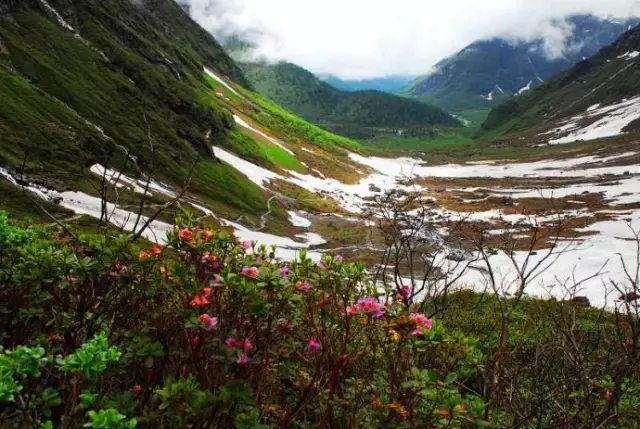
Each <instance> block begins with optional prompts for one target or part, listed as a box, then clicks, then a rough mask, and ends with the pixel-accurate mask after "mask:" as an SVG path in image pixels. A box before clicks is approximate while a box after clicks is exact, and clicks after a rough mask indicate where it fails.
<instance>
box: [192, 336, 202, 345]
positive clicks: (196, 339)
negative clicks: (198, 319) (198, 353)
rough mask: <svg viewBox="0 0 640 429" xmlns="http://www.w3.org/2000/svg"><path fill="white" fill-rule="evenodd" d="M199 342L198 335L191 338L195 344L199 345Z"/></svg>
mask: <svg viewBox="0 0 640 429" xmlns="http://www.w3.org/2000/svg"><path fill="white" fill-rule="evenodd" d="M199 343H200V338H198V337H193V338H191V344H193V345H194V346H197V345H198V344H199Z"/></svg>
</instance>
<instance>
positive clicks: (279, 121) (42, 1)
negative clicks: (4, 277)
mask: <svg viewBox="0 0 640 429" xmlns="http://www.w3.org/2000/svg"><path fill="white" fill-rule="evenodd" d="M0 100H1V101H0V176H1V177H0V194H2V195H3V198H0V208H3V209H14V208H15V206H12V204H13V203H12V201H14V200H13V199H11V200H9V199H8V198H4V196H5V195H8V194H9V191H8V190H7V189H8V188H7V187H9V188H11V186H12V184H15V183H16V182H18V181H19V182H21V183H29V184H37V186H38V187H40V188H39V189H42V188H46V189H48V190H49V191H50V192H54V190H55V192H58V193H60V192H62V193H65V192H71V194H65V198H64V199H65V201H76V202H77V201H84V203H86V204H89V205H90V206H83V207H82V208H81V209H80V210H81V213H85V214H87V213H89V214H92V215H95V214H96V213H95V207H100V204H99V203H96V202H95V201H96V199H98V201H99V198H100V197H102V196H103V195H102V194H101V192H102V191H101V188H102V187H103V186H104V180H100V178H99V176H98V175H97V174H95V173H96V171H97V172H100V171H103V169H102V167H101V165H102V166H108V167H109V168H110V169H113V170H116V171H121V172H123V174H125V175H127V176H128V177H131V178H133V179H136V180H137V179H141V180H144V178H145V177H147V176H150V175H152V176H153V177H154V179H155V180H157V181H159V182H158V183H162V184H163V185H162V186H156V185H154V186H155V188H156V189H160V191H156V189H154V192H153V195H152V196H150V197H149V198H147V200H146V203H145V207H144V210H145V213H149V212H151V210H154V209H153V208H152V207H157V206H158V204H163V203H166V202H167V195H175V194H176V193H177V190H178V189H181V188H182V187H183V186H184V185H185V183H188V184H189V192H188V198H189V199H190V201H198V202H199V203H198V205H199V206H201V207H207V210H215V212H216V213H217V214H223V215H227V216H235V217H236V218H237V217H238V216H241V215H242V216H243V219H248V220H250V219H259V218H260V216H261V215H263V214H264V213H267V212H269V213H270V214H271V216H270V219H271V220H272V222H271V224H270V225H273V224H275V225H276V227H277V225H278V222H282V223H284V224H285V225H289V222H288V220H287V214H286V211H285V209H284V207H283V206H282V204H281V203H279V202H274V203H270V202H269V199H270V198H271V196H272V195H271V194H270V193H268V192H266V191H265V189H264V188H263V187H262V186H261V182H260V183H256V182H255V181H252V180H251V178H250V177H248V176H247V175H246V174H243V173H242V172H240V171H239V170H238V169H237V168H235V167H234V165H232V164H233V163H229V162H223V161H222V160H221V159H220V158H219V156H218V155H217V154H216V149H214V148H213V146H215V147H217V148H224V150H225V151H228V152H230V153H235V154H236V155H235V156H239V157H242V158H243V159H244V160H247V162H252V163H253V164H254V165H259V166H261V167H264V168H269V169H271V170H272V171H275V172H279V171H280V172H285V171H294V172H297V173H300V174H316V173H313V170H320V169H321V170H322V171H323V172H324V175H326V176H327V177H340V178H342V180H347V181H348V180H349V179H353V177H354V175H355V173H353V171H354V167H353V163H352V162H351V161H350V160H349V158H348V156H347V155H348V152H347V150H345V148H348V149H349V150H351V151H359V150H360V147H359V145H358V144H357V143H356V142H354V141H350V140H348V139H346V138H343V137H339V136H336V135H333V134H330V133H328V132H326V131H324V130H321V129H319V128H318V127H315V126H313V125H312V124H309V123H307V122H305V121H303V120H301V119H300V118H297V117H295V116H294V115H292V114H291V113H289V112H287V111H285V110H284V109H282V108H280V107H279V106H275V105H273V104H272V103H270V102H268V101H267V100H264V99H262V98H261V97H260V96H259V95H258V94H256V93H254V92H253V91H252V86H251V84H250V83H249V82H248V80H247V79H246V78H245V76H244V74H243V73H242V71H241V70H240V68H239V67H238V66H237V65H236V63H235V62H234V61H233V60H232V59H231V58H230V57H229V56H228V55H227V54H226V52H225V51H224V50H223V48H222V47H221V45H220V44H219V43H218V42H217V41H216V40H215V38H214V37H212V36H211V35H210V34H209V33H208V32H206V31H205V30H204V29H202V28H201V27H200V26H199V25H197V24H196V23H195V22H194V21H193V20H192V19H191V18H190V17H189V16H188V15H187V14H186V13H185V12H184V11H183V10H182V9H181V8H180V7H179V5H178V4H176V3H175V2H174V1H173V0H48V1H47V0H11V1H3V2H1V3H0ZM264 136H268V138H267V137H264ZM283 142H286V143H283ZM287 146H289V147H287ZM303 147H305V148H307V149H308V151H309V152H305V151H303V150H302V148H303ZM312 148H313V149H312ZM294 150H295V152H294ZM310 153H313V155H310ZM273 174H275V173H273ZM5 178H10V180H8V181H7V180H5ZM133 179H131V180H130V181H129V182H127V183H133ZM121 185H122V184H121ZM162 189H173V190H174V191H172V192H173V194H172V193H167V192H164V191H162ZM49 191H48V192H49ZM74 192H79V193H80V194H78V195H81V196H82V199H81V200H78V197H77V196H76V194H74ZM111 192H112V193H111V194H110V197H109V200H110V201H111V202H112V203H114V202H116V201H117V202H118V203H119V205H124V206H125V207H126V206H127V205H128V206H134V207H137V206H138V204H139V200H140V196H139V195H137V194H139V193H140V186H133V185H127V186H126V187H125V188H123V189H120V190H119V191H118V190H117V189H115V188H114V189H113V190H112V191H111ZM279 192H280V194H281V195H290V198H293V197H294V195H296V196H299V195H304V190H303V189H301V188H299V187H297V186H294V185H290V186H289V187H288V188H287V189H283V190H280V191H279ZM291 193H293V195H291ZM15 194H19V195H22V193H21V192H16V191H15V189H14V190H13V191H12V195H15ZM37 194H38V195H42V192H41V191H38V192H37ZM16 198H17V197H16ZM69 198H73V200H69ZM57 199H58V198H56V200H57ZM15 201H17V199H16V200H15ZM84 203H83V204H84ZM16 204H18V203H16ZM69 204H71V203H69ZM91 204H92V205H91ZM323 204H325V203H323ZM18 205H19V204H18ZM325 205H326V204H325ZM194 207H195V206H194ZM76 209H77V207H74V210H76ZM198 210H200V209H198ZM31 212H32V213H33V212H38V210H37V209H36V210H32V211H31ZM99 213H100V211H99V210H98V215H97V216H98V217H100V214H99ZM151 213H152V212H151ZM207 213H209V212H207ZM270 227H271V226H270Z"/></svg>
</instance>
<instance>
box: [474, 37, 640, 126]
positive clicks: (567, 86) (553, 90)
mask: <svg viewBox="0 0 640 429" xmlns="http://www.w3.org/2000/svg"><path fill="white" fill-rule="evenodd" d="M636 50H640V27H636V28H635V29H633V30H631V31H629V32H627V33H625V34H624V35H623V36H621V38H620V39H618V41H617V42H616V43H614V44H613V45H611V46H608V47H606V48H604V49H602V50H601V51H600V52H599V53H598V54H596V55H595V56H593V57H591V58H588V59H587V60H585V61H582V62H580V63H578V64H577V65H575V66H574V67H572V68H571V69H569V70H567V71H564V72H562V73H559V74H558V75H556V76H555V77H554V78H552V79H550V80H548V81H547V82H546V83H545V84H544V85H542V86H540V87H539V88H536V89H534V90H533V91H531V92H530V93H528V94H526V95H524V96H522V97H518V98H514V99H511V100H509V101H507V102H506V103H504V104H502V105H500V106H498V107H496V108H495V109H494V110H493V111H492V112H491V113H490V114H489V117H488V118H487V120H486V122H485V123H484V124H483V129H484V130H485V131H487V132H488V135H490V136H500V135H505V134H508V133H510V132H514V131H518V130H521V129H524V128H528V127H531V126H534V125H538V124H541V123H544V122H547V121H556V120H558V119H560V118H562V117H566V116H570V115H572V114H576V113H580V112H583V111H584V110H585V109H587V108H588V107H589V106H591V105H594V104H596V103H601V104H607V103H611V102H614V101H619V100H621V99H622V98H628V97H630V96H633V95H635V94H638V93H640V69H639V68H638V66H637V63H634V62H633V61H627V60H626V59H622V58H618V56H620V55H623V54H625V53H626V52H630V51H636Z"/></svg>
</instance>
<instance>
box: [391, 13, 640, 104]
mask: <svg viewBox="0 0 640 429" xmlns="http://www.w3.org/2000/svg"><path fill="white" fill-rule="evenodd" d="M568 22H569V23H570V24H571V26H572V27H573V32H572V35H571V36H570V37H569V39H568V40H567V42H566V45H565V49H564V52H563V53H562V55H561V56H558V57H555V58H554V57H550V56H549V55H548V54H547V52H546V50H545V42H544V41H542V40H537V41H533V42H518V41H508V40H504V39H499V38H496V39H493V40H481V41H477V42H474V43H472V44H471V45H469V46H467V47H466V48H464V49H462V50H461V51H460V52H458V53H457V54H455V55H453V56H451V57H449V58H446V59H444V60H442V61H440V62H439V63H438V64H436V65H435V66H434V71H433V72H432V73H430V74H428V75H426V76H423V77H419V78H417V79H416V80H414V81H413V82H411V83H410V84H409V85H408V86H407V87H405V88H404V89H403V90H402V92H403V93H404V94H406V95H409V96H411V97H416V98H420V99H422V100H425V101H428V102H430V103H432V104H434V105H436V106H440V107H443V108H446V109H450V110H453V111H460V110H465V109H476V108H487V107H491V106H495V105H496V104H498V103H500V102H501V101H504V100H505V99H506V98H508V97H509V96H511V95H513V94H516V95H518V94H522V93H523V92H525V91H527V90H528V89H529V88H531V87H536V86H539V85H540V84H541V83H542V82H543V81H544V80H546V79H547V78H549V77H550V76H552V75H554V74H555V73H558V72H559V71H561V70H564V69H566V68H568V67H570V66H572V65H573V64H575V63H577V62H578V61H581V60H582V59H584V58H586V57H590V56H591V55H593V54H595V53H596V52H597V51H598V50H599V49H600V48H602V47H604V46H606V45H608V44H610V43H613V42H614V41H615V40H616V39H617V38H618V37H619V36H620V34H622V33H623V32H625V31H627V30H629V29H630V28H632V27H634V26H635V25H637V24H638V23H639V22H640V20H639V19H635V18H634V19H628V20H627V19H625V20H620V19H601V18H598V17H595V16H590V15H586V16H585V15H580V16H572V17H570V18H569V19H568Z"/></svg>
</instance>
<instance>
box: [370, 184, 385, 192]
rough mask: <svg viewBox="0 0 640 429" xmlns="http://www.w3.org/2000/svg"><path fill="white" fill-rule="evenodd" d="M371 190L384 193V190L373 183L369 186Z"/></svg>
mask: <svg viewBox="0 0 640 429" xmlns="http://www.w3.org/2000/svg"><path fill="white" fill-rule="evenodd" d="M369 190H370V191H371V192H382V189H380V188H378V187H377V186H376V185H374V184H373V183H370V184H369Z"/></svg>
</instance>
